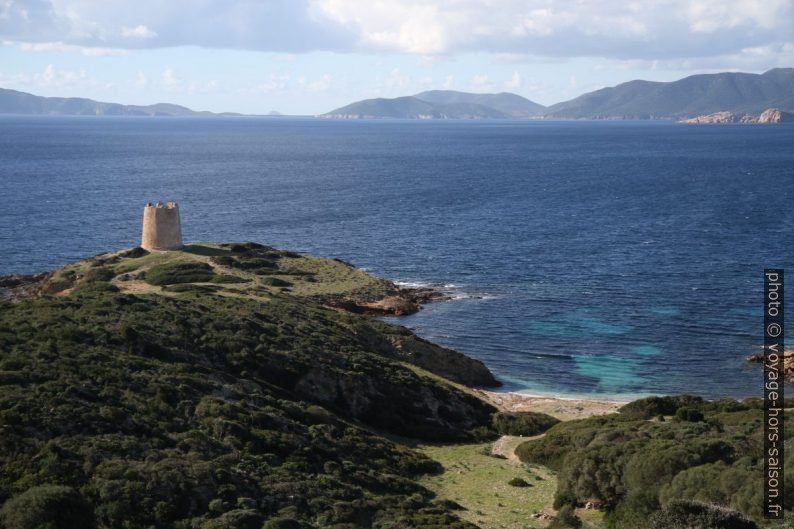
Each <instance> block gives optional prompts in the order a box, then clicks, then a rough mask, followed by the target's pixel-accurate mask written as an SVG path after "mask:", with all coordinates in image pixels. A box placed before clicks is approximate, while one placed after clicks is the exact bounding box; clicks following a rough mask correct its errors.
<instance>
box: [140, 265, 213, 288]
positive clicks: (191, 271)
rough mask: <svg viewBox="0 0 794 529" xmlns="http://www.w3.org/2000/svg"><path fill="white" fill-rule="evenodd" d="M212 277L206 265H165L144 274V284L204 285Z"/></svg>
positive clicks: (210, 268)
mask: <svg viewBox="0 0 794 529" xmlns="http://www.w3.org/2000/svg"><path fill="white" fill-rule="evenodd" d="M214 276H215V273H214V272H213V271H212V267H211V266H210V265H208V264H207V263H196V262H190V263H166V264H162V265H158V266H153V267H152V268H150V269H149V271H148V273H147V274H146V282H147V283H149V284H151V285H173V284H175V283H204V282H207V281H210V280H212V278H213V277H214Z"/></svg>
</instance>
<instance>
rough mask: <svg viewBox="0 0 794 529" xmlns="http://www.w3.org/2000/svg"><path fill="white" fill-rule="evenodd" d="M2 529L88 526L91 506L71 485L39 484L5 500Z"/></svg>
mask: <svg viewBox="0 0 794 529" xmlns="http://www.w3.org/2000/svg"><path fill="white" fill-rule="evenodd" d="M0 527H3V528H4V529H92V528H93V527H96V522H95V520H94V512H93V509H92V508H91V505H89V503H88V502H87V501H86V500H85V499H84V498H83V497H82V496H81V495H80V494H79V493H78V492H77V491H76V490H75V489H73V488H72V487H65V486H62V485H39V486H37V487H32V488H29V489H28V490H26V491H25V492H23V493H22V494H20V495H18V496H14V497H13V498H11V499H9V500H8V501H7V502H5V504H4V505H3V508H2V509H0Z"/></svg>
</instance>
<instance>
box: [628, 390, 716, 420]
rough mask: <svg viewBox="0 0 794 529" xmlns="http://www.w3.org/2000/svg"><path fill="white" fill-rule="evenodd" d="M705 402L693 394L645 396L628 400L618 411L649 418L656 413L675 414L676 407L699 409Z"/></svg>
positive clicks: (633, 416)
mask: <svg viewBox="0 0 794 529" xmlns="http://www.w3.org/2000/svg"><path fill="white" fill-rule="evenodd" d="M705 404H706V401H704V400H703V399H702V398H701V397H696V396H694V395H674V396H668V397H647V398H644V399H639V400H635V401H633V402H630V403H628V404H626V405H625V406H623V407H621V408H620V410H619V411H620V413H621V414H623V415H625V416H627V417H631V418H633V419H651V418H653V417H656V416H658V415H675V412H676V411H678V408H681V407H683V406H689V407H691V408H695V409H700V408H701V407H703V406H704V405H705Z"/></svg>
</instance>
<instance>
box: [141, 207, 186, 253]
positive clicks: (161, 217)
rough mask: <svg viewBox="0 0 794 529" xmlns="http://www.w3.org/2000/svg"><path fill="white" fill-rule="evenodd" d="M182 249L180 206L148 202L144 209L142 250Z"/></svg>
mask: <svg viewBox="0 0 794 529" xmlns="http://www.w3.org/2000/svg"><path fill="white" fill-rule="evenodd" d="M181 247H182V225H181V222H180V219H179V206H178V205H177V204H176V202H168V203H166V204H163V203H162V202H158V203H157V204H152V203H151V202H148V203H147V204H146V205H145V206H144V208H143V233H142V235H141V248H143V249H144V250H154V251H164V250H177V249H179V248H181Z"/></svg>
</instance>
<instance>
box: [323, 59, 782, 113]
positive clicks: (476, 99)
mask: <svg viewBox="0 0 794 529" xmlns="http://www.w3.org/2000/svg"><path fill="white" fill-rule="evenodd" d="M767 109H780V111H781V112H792V111H794V68H775V69H772V70H769V71H768V72H766V73H764V74H751V73H735V72H725V73H717V74H704V75H692V76H689V77H685V78H684V79H680V80H678V81H673V82H667V83H665V82H654V81H629V82H627V83H622V84H619V85H617V86H614V87H609V88H602V89H600V90H596V91H594V92H588V93H586V94H583V95H581V96H579V97H576V98H574V99H571V100H570V101H564V102H561V103H556V104H554V105H551V106H548V107H545V106H543V105H540V104H538V103H535V102H533V101H530V100H529V99H526V98H524V97H521V96H519V95H517V94H511V93H500V94H472V93H466V92H455V91H449V90H433V91H429V92H421V93H419V94H416V95H413V96H405V97H398V98H394V99H384V98H379V99H365V100H363V101H358V102H355V103H351V104H349V105H346V106H343V107H341V108H338V109H336V110H332V111H330V112H328V113H326V114H322V116H321V117H325V118H336V119H366V118H398V119H666V120H685V119H689V118H694V117H696V116H704V115H708V114H713V113H716V112H731V113H734V114H739V115H743V114H755V115H758V114H760V113H762V112H763V111H765V110H767Z"/></svg>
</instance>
